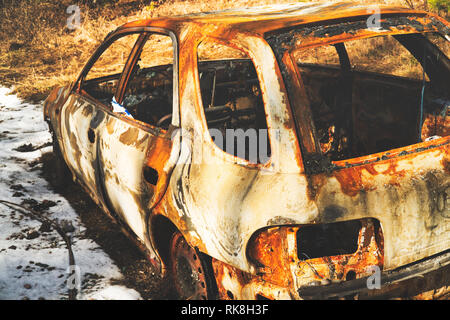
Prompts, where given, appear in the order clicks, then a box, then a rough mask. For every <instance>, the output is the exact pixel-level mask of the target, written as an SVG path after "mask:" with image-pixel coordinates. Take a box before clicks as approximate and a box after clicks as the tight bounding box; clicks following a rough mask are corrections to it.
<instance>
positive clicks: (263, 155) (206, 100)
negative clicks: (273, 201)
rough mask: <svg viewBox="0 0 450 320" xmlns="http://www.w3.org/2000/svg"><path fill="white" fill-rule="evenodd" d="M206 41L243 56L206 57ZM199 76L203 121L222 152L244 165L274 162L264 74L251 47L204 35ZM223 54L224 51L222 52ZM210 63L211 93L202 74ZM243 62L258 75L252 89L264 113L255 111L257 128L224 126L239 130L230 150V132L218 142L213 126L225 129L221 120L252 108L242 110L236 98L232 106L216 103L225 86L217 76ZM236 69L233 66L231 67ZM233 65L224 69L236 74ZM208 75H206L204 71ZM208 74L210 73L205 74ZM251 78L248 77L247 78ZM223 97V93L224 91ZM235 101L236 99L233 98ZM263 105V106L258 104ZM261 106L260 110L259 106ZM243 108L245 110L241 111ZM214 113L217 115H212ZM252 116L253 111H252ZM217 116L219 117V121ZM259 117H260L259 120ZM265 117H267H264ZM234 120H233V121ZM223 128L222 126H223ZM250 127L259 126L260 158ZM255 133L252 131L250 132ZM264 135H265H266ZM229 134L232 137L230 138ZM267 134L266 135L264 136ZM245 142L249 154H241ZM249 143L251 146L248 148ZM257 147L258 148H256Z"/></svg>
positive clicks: (201, 42) (197, 63) (255, 165)
mask: <svg viewBox="0 0 450 320" xmlns="http://www.w3.org/2000/svg"><path fill="white" fill-rule="evenodd" d="M204 44H210V45H214V46H220V47H223V48H225V49H226V50H225V52H227V51H228V50H229V51H234V53H237V52H238V53H239V55H240V56H241V57H233V58H222V59H220V58H210V57H208V58H206V59H201V58H202V57H201V56H200V55H199V48H202V45H204ZM195 53H196V59H195V60H196V72H195V73H196V78H197V81H198V84H199V85H198V86H196V87H197V88H198V92H197V94H198V96H199V97H201V99H199V102H200V109H201V110H202V121H203V122H204V124H205V125H206V127H207V128H208V131H209V134H210V135H209V136H210V137H211V141H212V142H213V144H214V146H215V147H217V148H219V149H220V150H221V152H222V154H223V155H225V157H226V158H228V159H231V158H230V157H232V158H233V160H232V161H233V162H235V163H239V164H241V165H245V166H248V167H266V166H269V165H270V164H271V160H272V154H271V137H270V132H269V126H268V123H267V114H266V103H265V101H264V98H263V92H262V90H261V75H260V74H259V72H258V69H257V67H256V66H257V64H256V63H255V61H254V60H253V59H254V58H253V57H252V55H251V54H250V53H249V52H248V51H247V49H244V48H241V47H240V46H239V45H236V44H234V43H231V42H228V41H226V40H223V39H218V38H210V37H205V38H204V39H202V40H201V41H199V42H198V44H197V46H196V50H195ZM222 54H223V52H222ZM226 54H227V53H225V55H226ZM217 56H220V53H218V54H217ZM208 63H210V64H211V65H212V67H211V70H209V69H208V70H207V71H208V72H212V74H211V75H212V79H211V80H212V81H210V82H211V84H212V85H211V88H209V89H211V93H210V94H208V95H205V94H203V92H202V91H203V89H204V88H205V85H204V83H203V82H204V77H202V72H201V69H202V67H203V66H202V65H204V64H205V65H206V64H208ZM240 63H247V64H249V69H251V68H253V71H254V73H255V74H254V75H255V81H256V85H253V86H249V88H250V87H251V88H252V90H251V91H252V92H253V94H254V95H255V97H254V98H255V100H257V102H256V101H255V104H256V105H257V106H256V107H255V106H254V109H255V110H256V113H258V112H259V113H260V114H259V115H256V114H255V117H256V119H257V120H255V128H251V127H239V126H238V127H234V126H232V125H231V126H229V127H227V126H225V127H224V128H227V129H233V130H235V132H234V133H233V135H234V136H233V139H234V148H233V150H232V151H233V153H231V152H229V150H227V147H228V146H229V145H230V144H229V141H227V139H229V137H228V133H224V132H222V138H223V143H219V144H217V142H216V138H217V136H214V137H213V135H212V134H211V131H210V130H211V129H212V130H219V131H223V130H222V129H219V127H217V124H218V123H222V122H221V121H222V120H223V119H225V118H230V120H231V119H233V120H234V119H236V117H237V115H241V116H244V117H245V116H246V113H245V111H249V110H248V109H247V110H245V109H243V110H240V109H239V108H237V105H238V104H239V103H237V102H236V101H235V103H234V108H231V109H230V108H228V107H227V106H226V105H224V106H220V103H219V106H216V103H217V101H220V97H219V94H218V92H219V91H218V89H217V88H218V87H219V86H221V84H220V83H219V77H218V76H217V74H218V71H223V70H226V67H227V66H229V65H230V64H231V65H233V64H235V65H239V64H240ZM219 64H222V66H220V65H219ZM214 65H217V66H216V69H215V71H214V72H213V70H212V69H213V67H214ZM231 69H233V68H231ZM231 69H230V71H229V72H226V71H224V72H223V73H227V74H232V72H231ZM240 71H241V72H240V73H241V75H242V73H243V71H244V70H240ZM203 76H204V75H203ZM205 78H206V77H205ZM247 80H249V79H246V82H247ZM231 82H236V81H231ZM222 97H223V95H222ZM229 100H230V101H229V102H231V100H232V99H229ZM258 106H259V108H258ZM257 109H258V110H257ZM241 111H242V112H241ZM207 113H209V116H210V117H209V118H210V119H208V117H207V116H208V115H207ZM211 117H212V118H213V119H211ZM250 117H251V115H250ZM215 118H217V119H218V121H219V122H218V121H215ZM258 119H259V120H258ZM262 119H263V120H262ZM262 122H264V124H262ZM230 123H231V122H230ZM220 128H221V126H220ZM249 129H255V130H256V139H257V141H256V145H257V146H256V158H252V157H251V155H252V152H251V150H249V149H251V148H250V146H251V142H252V141H251V140H252V139H251V138H252V136H254V135H252V134H249V135H247V134H248V133H249V131H248V130H249ZM261 129H262V130H266V131H265V135H264V134H263V133H262V132H261ZM250 133H251V132H250ZM263 135H264V136H263ZM243 136H244V141H242V137H243ZM227 137H228V138H227ZM261 138H263V139H261ZM242 142H244V147H245V155H243V154H241V153H240V152H239V150H240V149H239V147H242ZM247 146H248V148H247ZM262 146H264V148H262ZM252 150H255V149H252Z"/></svg>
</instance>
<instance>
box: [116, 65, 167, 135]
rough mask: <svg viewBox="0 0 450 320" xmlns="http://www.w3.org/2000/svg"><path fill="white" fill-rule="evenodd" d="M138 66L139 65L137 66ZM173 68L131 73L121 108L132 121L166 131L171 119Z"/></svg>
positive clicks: (137, 69) (152, 68) (137, 70)
mask: <svg viewBox="0 0 450 320" xmlns="http://www.w3.org/2000/svg"><path fill="white" fill-rule="evenodd" d="M137 66H139V65H137ZM172 92H173V66H172V65H171V64H170V65H162V66H156V67H151V68H144V69H141V68H139V67H137V68H136V69H135V70H134V71H133V75H132V77H131V80H130V81H129V82H128V86H127V90H126V94H125V98H124V100H123V106H124V107H125V108H127V109H128V111H129V112H130V113H131V114H132V115H133V118H134V119H137V120H139V121H142V122H145V123H148V124H150V125H153V126H157V127H161V128H164V129H167V128H168V127H169V124H170V120H171V119H172V94H173V93H172Z"/></svg>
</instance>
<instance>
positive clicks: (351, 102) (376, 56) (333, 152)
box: [294, 34, 450, 161]
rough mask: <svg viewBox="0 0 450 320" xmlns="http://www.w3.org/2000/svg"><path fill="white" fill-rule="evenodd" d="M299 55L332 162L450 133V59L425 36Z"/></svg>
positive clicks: (350, 43)
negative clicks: (449, 116) (449, 118)
mask: <svg viewBox="0 0 450 320" xmlns="http://www.w3.org/2000/svg"><path fill="white" fill-rule="evenodd" d="M442 39H443V40H444V42H445V39H444V38H442ZM363 48H372V49H371V50H372V51H370V50H367V51H364V49H363ZM308 50H309V51H308ZM324 56H325V57H324ZM294 57H295V58H296V61H297V66H298V68H299V71H300V74H301V78H302V79H301V80H302V81H303V85H304V87H305V90H306V94H307V99H308V101H309V103H310V107H311V111H312V114H313V119H314V124H315V128H316V134H317V139H318V140H319V143H320V148H321V151H322V153H323V154H324V155H325V156H327V157H328V158H329V159H330V160H332V161H338V160H344V159H349V158H355V157H359V156H364V155H369V154H374V153H378V152H383V151H387V150H391V149H395V148H400V147H404V146H407V145H411V144H415V143H418V142H422V141H424V140H426V139H436V138H439V137H442V136H447V135H448V134H449V129H450V123H449V121H448V120H447V119H448V118H447V116H448V111H449V110H448V106H449V105H450V90H449V89H450V88H449V83H450V61H449V59H448V57H446V56H445V54H443V53H442V51H440V50H439V48H438V47H437V46H436V45H435V44H433V42H431V41H429V40H428V38H427V37H425V36H423V35H421V34H409V35H397V36H379V37H374V38H368V39H362V40H353V41H348V42H341V43H337V44H336V43H335V44H333V45H328V46H323V47H319V48H316V49H306V50H302V51H299V52H298V53H297V54H294ZM386 70H390V72H389V73H388V72H386Z"/></svg>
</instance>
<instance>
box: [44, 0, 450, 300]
mask: <svg viewBox="0 0 450 320" xmlns="http://www.w3.org/2000/svg"><path fill="white" fill-rule="evenodd" d="M379 13H380V18H381V20H380V23H381V24H380V25H379V26H378V28H377V29H371V28H369V27H367V21H368V19H369V18H370V17H371V16H372V14H373V11H372V9H370V7H366V6H360V5H355V4H347V3H338V4H336V3H334V4H296V5H290V6H278V7H264V8H251V9H248V10H227V11H223V12H217V13H209V14H197V15H189V16H182V17H168V18H158V19H149V20H144V21H136V22H131V23H127V24H125V25H124V26H122V27H120V28H118V29H117V30H116V31H114V32H113V33H111V34H110V35H108V37H107V38H106V40H105V43H108V42H111V41H113V40H114V37H117V35H120V34H121V33H130V32H137V33H158V34H163V35H167V36H169V37H170V38H171V40H172V41H173V43H174V51H173V52H174V63H173V70H174V73H173V75H174V78H173V81H174V86H173V89H174V91H173V97H172V98H173V100H172V101H173V110H172V113H171V117H170V121H171V123H170V125H169V126H167V127H166V128H161V127H158V126H155V125H150V124H147V123H143V122H141V121H138V120H135V119H130V118H128V117H126V116H124V115H119V114H116V113H114V112H112V110H111V107H110V106H108V105H105V104H102V103H99V102H98V101H96V99H94V98H92V97H91V96H89V94H87V93H86V92H85V91H84V89H83V81H84V78H83V77H84V76H85V74H86V70H88V69H89V67H90V65H92V63H93V61H95V59H96V57H98V55H99V54H100V53H101V52H102V50H103V49H102V47H100V48H99V49H98V51H97V53H95V54H94V56H93V58H92V59H91V61H90V62H89V63H88V64H87V66H86V68H85V69H84V70H83V72H82V73H81V75H80V77H79V79H78V80H77V81H75V82H74V83H73V84H72V85H71V86H68V87H65V88H58V89H55V90H54V91H53V92H52V93H51V94H50V96H49V98H48V99H47V100H46V101H45V105H44V117H45V120H46V121H47V122H48V124H49V126H50V129H51V131H52V132H53V134H54V137H55V140H56V141H57V142H58V143H57V145H56V146H57V148H59V150H60V151H61V154H62V156H63V158H64V160H65V162H66V163H67V165H68V167H69V169H70V171H71V172H72V175H73V178H74V179H75V180H76V181H78V182H79V183H80V184H81V185H82V186H83V187H84V188H85V189H86V191H87V192H88V193H89V194H90V196H91V197H92V198H93V199H94V200H95V201H96V203H97V204H98V205H99V206H100V207H102V208H103V209H104V210H105V211H106V212H107V213H108V214H109V215H111V216H112V217H114V218H115V219H116V220H117V221H119V222H120V223H121V224H122V225H123V226H124V229H125V230H126V231H127V233H129V234H130V235H131V236H132V237H134V238H136V239H137V240H138V243H140V244H141V247H143V248H144V249H145V250H146V252H147V253H148V256H149V258H150V260H151V261H152V263H153V264H154V265H155V266H156V267H158V268H159V269H160V270H161V272H163V273H167V272H171V271H173V270H174V269H173V268H172V269H171V266H172V265H174V263H175V262H174V261H172V260H171V258H173V254H172V253H171V251H173V250H177V246H186V244H188V246H189V248H191V249H192V250H193V251H192V250H191V251H189V248H188V249H186V252H187V253H186V255H189V252H194V254H193V255H192V259H191V260H196V259H197V258H198V257H200V256H197V255H201V257H202V258H201V259H202V262H201V264H200V265H199V266H200V269H198V272H197V270H191V271H189V272H191V273H192V275H193V277H194V278H196V279H197V280H198V281H197V282H199V284H198V283H196V284H194V286H197V285H199V286H200V289H198V290H197V289H195V290H194V291H193V292H194V293H193V296H191V298H192V297H193V298H211V297H215V296H214V294H213V293H212V292H215V293H218V297H220V298H221V299H258V298H268V299H293V298H294V299H304V298H330V297H342V296H348V295H354V294H355V293H360V294H362V293H364V294H366V295H368V296H371V295H372V294H373V295H376V294H377V293H379V292H385V291H383V290H384V289H386V288H388V287H389V285H393V284H395V285H397V284H399V283H403V282H404V281H403V280H405V281H406V280H407V279H411V278H414V277H415V276H423V275H424V274H428V273H430V272H435V271H442V270H447V272H448V264H449V261H450V253H449V248H450V233H449V231H450V221H449V218H450V207H449V204H448V192H449V190H450V189H449V188H450V175H449V170H450V166H449V161H450V156H449V147H450V137H449V136H448V132H449V123H448V120H447V113H446V112H447V109H445V114H444V115H441V116H439V117H438V116H433V113H432V112H431V111H429V110H428V109H427V108H429V107H427V105H426V103H425V106H424V103H422V104H421V103H420V92H421V89H422V81H420V80H419V81H417V82H407V81H406V80H401V81H406V82H402V83H401V85H398V88H402V89H399V90H402V91H401V93H402V95H401V97H400V96H396V95H395V94H394V95H389V96H390V97H391V98H392V99H394V100H395V103H391V104H392V106H393V107H392V108H391V109H392V110H394V111H392V110H391V109H390V111H389V112H390V113H389V114H391V115H392V119H390V120H389V121H390V122H389V126H387V125H386V126H382V125H379V126H378V127H377V128H375V129H374V128H373V126H371V122H373V121H377V120H376V119H378V118H379V117H382V116H383V114H384V115H385V114H386V109H383V106H382V104H383V103H385V104H389V102H386V101H382V102H381V103H380V101H378V100H377V99H376V98H377V96H376V95H377V94H379V92H380V91H376V92H378V93H373V97H371V96H370V94H371V93H370V92H372V91H370V90H369V93H368V94H369V97H367V104H368V105H369V106H370V109H371V110H374V111H373V113H374V114H373V115H372V118H371V119H372V120H364V119H362V118H359V117H358V116H357V115H358V114H359V112H360V111H361V110H360V109H361V108H362V107H361V106H360V104H357V103H356V102H355V101H359V100H358V98H361V97H362V95H358V92H362V91H364V90H366V89H367V88H372V87H373V85H374V83H377V84H379V85H380V87H377V88H381V87H382V88H387V89H383V90H389V89H388V88H392V87H393V86H395V88H397V84H396V83H397V82H395V81H400V80H398V79H397V80H395V81H394V80H392V79H390V80H389V79H379V78H377V79H376V80H373V79H372V78H370V79H369V78H367V76H365V75H361V74H353V75H352V79H353V82H352V86H350V92H351V93H350V94H349V95H348V97H350V103H349V104H348V106H347V107H343V108H344V109H342V110H340V111H338V112H337V113H336V114H335V117H334V119H338V118H339V117H341V118H343V119H341V120H340V122H339V121H338V120H336V123H335V124H334V125H333V129H332V130H331V129H329V128H331V127H330V126H327V127H326V128H321V127H320V125H319V124H318V123H319V122H317V121H316V115H315V111H314V110H313V108H312V107H311V105H312V100H314V99H313V98H311V93H309V92H307V91H308V90H307V89H306V86H305V83H306V81H307V79H309V80H308V81H309V83H313V82H314V81H316V82H317V83H318V86H320V85H321V84H322V83H324V82H323V81H322V80H323V79H322V78H321V75H320V74H318V73H317V72H316V71H317V70H316V69H310V70H309V71H305V72H299V69H298V68H297V67H296V62H295V61H294V60H293V58H292V55H291V54H290V53H291V52H292V50H293V48H295V50H297V49H306V48H314V47H319V46H324V45H330V44H338V43H343V42H345V41H348V40H357V39H366V38H371V37H376V36H380V35H381V34H382V35H391V36H395V37H397V38H396V39H398V40H399V41H403V40H402V39H403V38H401V37H406V38H404V41H403V42H402V44H403V45H405V47H407V48H408V49H411V52H414V49H417V46H418V45H419V44H421V43H422V42H420V41H422V40H420V39H422V38H420V39H419V40H417V39H418V38H414V37H417V35H421V34H425V33H428V32H430V33H431V32H432V33H438V34H440V35H442V36H443V37H447V40H448V37H449V31H450V29H449V24H448V22H447V21H445V20H444V19H442V18H440V17H438V16H435V15H433V14H429V13H426V12H422V11H414V10H409V9H403V8H394V7H381V8H380V11H379ZM410 35H414V37H408V36H410ZM205 39H213V41H217V42H220V43H224V44H226V45H228V46H230V47H232V48H237V49H239V50H241V51H243V52H245V53H246V54H247V55H248V57H250V61H251V62H252V63H253V64H254V68H255V71H256V75H257V80H258V81H259V84H260V88H261V96H262V100H263V101H264V111H265V119H266V121H267V129H268V132H269V134H268V138H269V143H270V148H271V155H270V157H269V159H268V161H265V162H256V163H252V162H251V161H248V159H243V158H240V157H237V156H235V155H231V154H228V153H225V152H223V151H222V150H221V149H220V148H218V147H217V145H216V144H215V143H214V142H213V140H212V139H211V136H210V134H209V133H208V123H207V119H206V118H205V110H206V109H205V108H204V107H203V106H202V98H201V93H200V86H201V85H200V78H199V71H198V68H199V66H200V64H199V63H198V62H197V59H195V57H196V56H197V47H198V45H199V43H201V42H202V41H204V40H205ZM138 42H139V40H138ZM102 46H104V45H102ZM420 48H422V47H420ZM434 48H435V49H433V50H434V51H433V50H431V49H430V51H429V52H427V55H425V56H426V57H428V59H429V60H430V61H431V60H432V61H431V62H430V61H429V60H426V61H425V58H424V59H422V60H421V56H420V55H418V56H417V57H416V58H417V60H419V62H420V63H421V64H422V66H423V65H424V63H428V64H429V66H431V65H432V64H433V63H434V65H435V66H436V68H435V69H433V70H435V71H434V73H433V70H431V69H427V71H428V70H431V71H429V72H428V73H429V74H428V78H427V79H428V80H427V81H428V82H427V81H425V75H424V77H423V78H424V81H423V83H425V82H427V83H428V84H427V85H430V83H431V82H432V83H433V85H434V84H435V87H436V88H437V89H436V92H438V93H439V95H438V98H440V99H441V100H440V101H442V100H443V101H447V105H448V101H449V98H450V78H449V74H450V73H449V70H450V64H449V60H448V58H447V57H446V56H445V55H443V54H442V53H439V54H437V51H436V50H437V49H436V47H434ZM420 50H422V49H420ZM420 50H419V52H422V51H420ZM416 51H417V50H416ZM136 52H138V50H137V49H136V50H134V49H133V51H132V53H131V55H136V54H137V53H136ZM432 53H434V54H435V55H432ZM342 57H345V55H342ZM135 62H136V61H135V59H133V57H131V58H130V59H128V62H127V64H126V65H125V67H124V71H123V74H122V75H121V76H120V78H119V85H118V87H117V89H116V91H115V97H116V100H117V101H118V102H119V103H121V101H122V100H123V94H124V93H123V92H124V89H123V88H124V87H126V82H127V81H128V78H129V76H128V77H127V74H128V73H130V72H131V71H130V70H132V69H133V68H132V65H133V63H135ZM430 68H431V67H430ZM439 70H440V71H439ZM350 73H352V72H351V70H350ZM308 77H309V78H308ZM336 79H338V81H337V82H336V83H339V82H341V81H340V80H339V79H343V78H339V77H338V78H336ZM355 79H356V80H355ZM343 82H345V81H343ZM367 83H368V85H367V87H365V85H366V84H367ZM356 84H358V85H356ZM369 84H370V85H372V87H370V85H369ZM347 88H348V87H347ZM325 89H327V88H325ZM341 89H342V91H345V88H341ZM341 89H338V91H340V90H341ZM358 90H359V91H358ZM373 90H375V89H373ZM377 90H378V89H377ZM379 90H382V89H379ZM408 90H410V91H408ZM319 91H320V92H321V93H322V94H326V93H327V92H329V91H327V90H319ZM366 91H367V90H366ZM422 91H423V90H422ZM383 92H384V91H383ZM412 96H414V99H415V100H414V99H412V98H411V97H412ZM408 97H409V98H408ZM435 98H436V97H435ZM361 99H362V98H361ZM411 99H412V100H414V101H416V102H417V103H416V102H415V103H414V104H413V105H411V104H410V103H409V101H410V100H411ZM405 100H407V101H408V103H407V104H408V105H406V103H403V102H402V101H405ZM422 100H423V93H422ZM370 101H371V102H370ZM377 101H378V102H377ZM402 103H403V104H402ZM389 105H390V104H389ZM394 105H396V106H398V108H397V109H396V107H394ZM420 105H421V106H422V108H420ZM345 108H350V109H349V110H348V112H349V113H346V112H344V111H345ZM386 108H387V107H386ZM407 108H411V110H413V111H411V110H409V109H407ZM420 110H421V111H420ZM346 114H347V115H352V114H353V115H355V116H354V117H353V118H352V116H349V117H345V116H342V115H346ZM419 117H420V119H419ZM349 118H351V123H350V124H348V123H346V121H347V120H348V119H349ZM346 119H347V120H346ZM374 119H375V120H374ZM333 121H334V120H333ZM349 121H350V120H349ZM338 122H339V123H340V124H339V125H340V126H341V127H342V128H344V129H348V128H351V129H352V130H353V131H355V132H356V131H358V133H357V134H356V133H353V134H352V135H349V136H348V137H347V138H345V139H342V137H340V141H348V140H351V139H353V141H359V142H360V143H359V144H357V143H356V142H354V143H353V148H351V152H350V151H349V152H344V151H345V150H344V149H345V148H340V147H336V146H337V144H333V143H334V142H332V141H331V140H330V141H326V142H323V141H319V138H318V132H319V131H320V130H322V129H324V130H328V132H330V137H331V138H334V140H336V139H337V138H338V137H337V136H336V134H335V132H337V131H336V130H337V129H336V128H335V126H338ZM438 122H439V126H437V124H436V123H438ZM432 126H434V127H433V128H434V129H433V130H434V131H433V134H431V133H427V132H428V131H430V130H431V129H432V128H431V127H432ZM375 127H376V126H375ZM389 128H391V129H389ZM180 129H181V130H180ZM344 129H342V130H341V131H339V132H345V130H344ZM431 136H433V137H432V139H427V138H430V137H431ZM377 137H380V139H381V138H383V139H384V140H383V141H391V140H392V141H393V140H395V143H385V147H380V145H379V144H378V142H379V141H381V140H374V139H376V138H377ZM346 139H347V140H346ZM389 139H390V140H389ZM327 143H329V145H328V147H327V146H326V144H327ZM333 145H334V148H335V149H334V150H335V151H336V152H335V153H334V154H335V155H336V156H327V155H326V152H325V151H326V150H329V149H330V148H333ZM359 145H361V146H363V147H361V148H362V149H364V150H359V149H358V148H359V147H355V146H359ZM330 146H331V147H330ZM342 150H344V151H342ZM174 233H177V234H181V235H182V239H185V242H180V241H181V240H180V239H181V238H180V237H178V238H177V239H176V240H175V241H174V240H173V238H172V235H173V234H174ZM171 239H172V240H171ZM196 254H197V255H196ZM208 257H210V258H209V259H208ZM186 259H187V260H189V259H188V258H186ZM205 264H209V266H205ZM188 266H190V267H191V268H192V266H195V261H188ZM374 266H375V267H378V268H379V270H382V273H381V284H382V288H381V289H380V290H369V289H368V288H367V285H366V283H367V279H368V278H369V277H371V276H372V275H373V272H374V270H375V269H373V267H374ZM371 267H372V268H371ZM439 277H440V276H437V279H438V280H439ZM207 278H210V279H211V278H212V280H213V281H212V282H208V281H207V280H208V279H207ZM214 280H215V281H214ZM205 285H206V286H209V288H207V290H203V291H202V289H201V288H202V287H203V288H204V287H205ZM386 290H387V289H386ZM186 298H189V297H186Z"/></svg>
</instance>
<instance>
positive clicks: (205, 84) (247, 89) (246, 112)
mask: <svg viewBox="0 0 450 320" xmlns="http://www.w3.org/2000/svg"><path fill="white" fill-rule="evenodd" d="M202 45H205V44H204V43H201V44H200V46H202ZM200 46H199V63H198V72H199V80H200V90H201V97H202V103H203V111H204V114H205V119H206V122H207V125H208V128H209V129H210V130H211V129H216V130H219V131H220V132H221V137H222V138H223V139H222V141H218V139H220V138H218V137H213V140H214V143H215V144H216V145H217V146H218V147H219V148H221V149H222V150H223V151H225V152H227V153H229V154H232V155H234V156H236V157H240V158H243V159H245V160H247V161H250V162H253V163H264V162H266V161H267V160H268V158H269V157H270V144H269V139H268V134H267V122H266V114H265V110H264V103H263V99H262V92H261V87H260V84H259V79H258V75H257V73H256V70H255V67H254V65H253V62H252V61H251V60H250V59H249V58H247V57H246V55H245V54H243V53H242V52H240V51H238V52H233V53H232V54H229V53H230V48H228V47H225V46H218V45H217V44H214V46H212V50H215V51H216V52H217V55H216V57H221V53H223V51H225V50H228V54H227V55H226V56H225V57H224V59H221V60H217V59H216V60H211V59H208V60H204V59H203V57H202V56H201V53H200V52H201V47H200ZM205 46H207V45H205ZM213 52H214V51H213ZM222 56H223V54H222ZM243 56H244V57H243ZM236 57H238V58H236ZM229 129H231V130H232V131H231V130H229ZM239 129H241V130H242V131H241V132H248V133H254V134H249V135H248V136H246V137H245V143H244V148H243V149H244V150H241V149H242V148H240V141H239V139H243V137H239V135H235V134H233V135H230V132H234V133H236V132H237V130H239ZM252 136H253V137H254V138H255V139H256V140H255V141H251V137H252ZM232 140H233V141H232ZM252 147H256V148H255V149H254V150H253V151H254V152H253V153H252V152H251V150H250V149H251V148H252Z"/></svg>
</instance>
